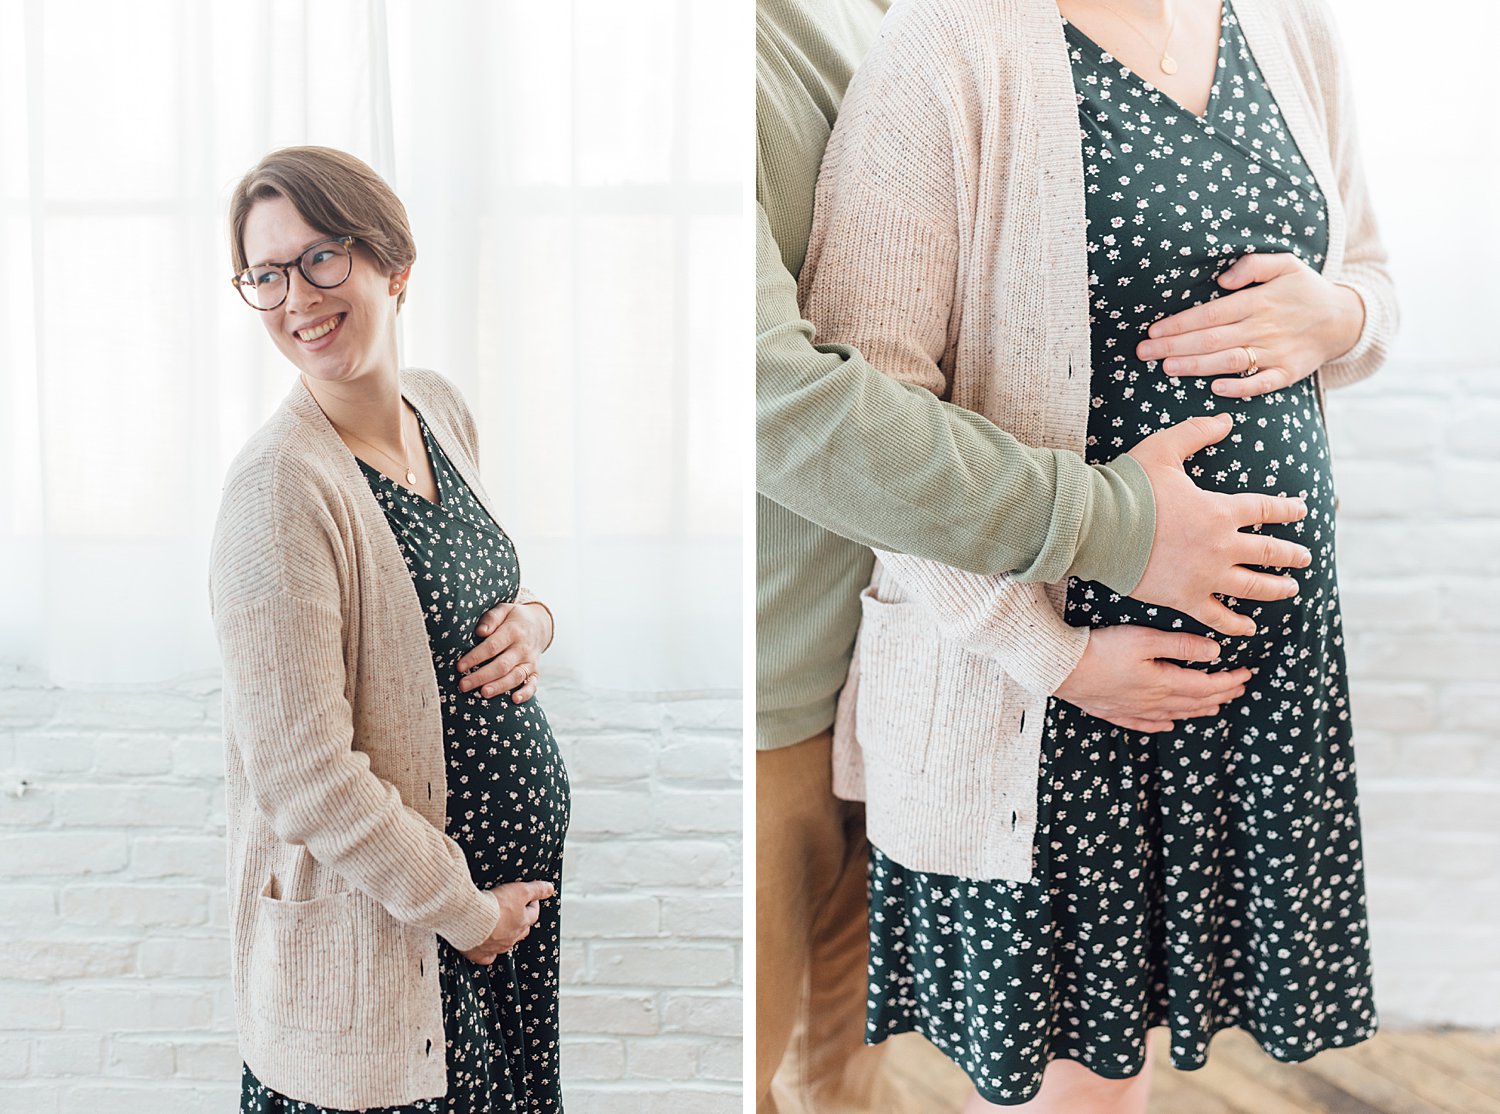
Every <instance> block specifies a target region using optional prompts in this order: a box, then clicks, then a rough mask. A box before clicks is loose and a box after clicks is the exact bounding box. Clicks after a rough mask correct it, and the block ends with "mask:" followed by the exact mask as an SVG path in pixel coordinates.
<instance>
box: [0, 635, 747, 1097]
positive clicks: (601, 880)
mask: <svg viewBox="0 0 1500 1114" xmlns="http://www.w3.org/2000/svg"><path fill="white" fill-rule="evenodd" d="M80 670H81V672H86V664H83V665H81V666H80ZM542 696H543V699H544V701H545V702H546V706H547V712H548V717H549V719H551V721H552V723H553V725H554V729H555V730H556V731H557V732H558V738H559V741H560V743H561V745H562V747H563V750H564V753H565V755H566V758H567V762H568V769H569V774H570V777H571V780H572V784H573V793H574V797H573V822H572V829H571V833H570V836H569V844H568V854H567V858H566V861H565V866H564V871H565V881H566V886H567V896H566V898H565V904H564V906H563V910H564V911H563V933H564V941H563V960H562V962H563V1002H562V1018H563V1030H564V1053H563V1075H564V1086H565V1092H566V1101H567V1107H568V1111H569V1114H618V1112H625V1111H628V1114H657V1112H660V1114H678V1112H680V1114H689V1112H690V1114H728V1112H730V1111H736V1112H737V1111H739V1110H740V1082H739V1080H740V1062H741V1059H740V1058H741V1052H740V1048H741V1042H740V1035H741V1020H740V1018H741V1014H740V1009H741V993H740V966H741V915H740V892H741V884H740V883H741V876H742V869H741V861H740V848H741V838H740V819H741V807H740V799H741V795H740V789H739V779H740V769H741V759H740V740H741V730H740V714H741V709H740V704H739V701H738V699H736V698H735V696H734V695H733V694H729V693H707V694H693V695H689V696H665V697H645V696H634V697H633V696H625V695H621V694H613V693H601V692H588V691H583V690H580V689H578V688H577V687H574V686H570V685H569V684H568V683H567V682H566V680H564V681H557V680H552V681H549V682H548V683H547V684H546V687H545V688H544V691H543V694H542ZM218 720H219V692H218V679H217V676H202V677H195V678H191V679H188V680H184V681H182V682H179V683H178V684H175V685H171V686H163V687H160V688H154V689H132V690H128V691H113V692H91V691H78V690H72V689H58V688H54V687H50V686H47V685H45V684H43V683H42V682H41V681H40V680H39V679H38V677H37V676H35V675H34V674H29V673H26V672H23V671H22V670H19V669H16V668H14V667H11V668H9V669H0V1110H4V1111H7V1112H9V1111H12V1110H14V1111H16V1112H17V1114H20V1112H22V1111H24V1112H25V1114H139V1112H140V1111H142V1110H171V1111H174V1112H180V1114H210V1112H213V1114H222V1112H224V1111H228V1110H232V1109H234V1108H235V1096H236V1095H237V1094H238V1081H239V1066H240V1060H239V1054H238V1051H237V1050H236V1047H235V1042H234V1015H233V1002H232V999H231V995H230V989H229V984H228V962H229V955H228V938H227V933H226V923H227V922H226V907H225V900H224V841H223V833H224V823H225V815H224V794H223V788H222V781H223V756H222V746H223V744H222V741H221V738H220V735H219V723H218ZM23 782H24V783H25V785H24V789H23V786H22V783H23ZM18 789H23V791H22V792H21V793H20V795H19V796H17V795H16V792H17V790H18Z"/></svg>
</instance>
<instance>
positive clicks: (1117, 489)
mask: <svg viewBox="0 0 1500 1114" xmlns="http://www.w3.org/2000/svg"><path fill="white" fill-rule="evenodd" d="M948 248H949V249H951V245H948ZM755 306H756V309H755V313H756V339H755V391H756V396H755V397H756V488H757V490H758V491H759V492H760V493H761V494H762V495H764V496H766V497H767V498H768V499H772V500H774V501H775V502H777V503H779V504H780V505H781V506H784V507H786V508H787V509H788V510H791V511H793V512H795V513H796V514H798V515H799V516H801V517H803V518H805V519H807V520H808V521H810V522H814V523H816V524H817V525H819V526H821V527H823V528H824V529H825V530H832V531H833V532H834V533H836V534H838V535H840V536H841V537H845V538H850V539H852V540H854V541H857V542H859V543H861V544H862V545H867V546H872V547H882V546H884V547H889V548H892V549H899V550H901V551H902V552H906V553H915V554H920V555H922V556H926V557H930V558H933V559H935V560H943V561H947V562H949V563H951V564H954V565H959V566H962V567H964V568H968V569H972V570H974V571H976V572H982V573H1000V572H1006V571H1012V570H1014V575H1015V576H1016V577H1017V578H1018V579H1022V580H1043V581H1046V580H1056V579H1059V578H1060V577H1062V576H1063V575H1065V574H1066V573H1067V572H1069V571H1070V569H1072V570H1073V571H1077V570H1078V569H1079V568H1082V569H1085V570H1087V572H1086V575H1088V576H1089V578H1090V579H1096V580H1104V581H1105V582H1106V583H1109V584H1110V585H1111V586H1112V587H1113V586H1117V585H1118V586H1120V587H1121V588H1122V590H1128V589H1129V588H1131V587H1134V585H1135V584H1136V582H1137V581H1138V580H1139V579H1140V577H1141V574H1142V573H1143V572H1144V570H1145V564H1146V557H1147V555H1148V554H1149V551H1150V539H1151V531H1152V528H1153V525H1154V511H1155V505H1154V502H1153V499H1152V495H1151V488H1150V482H1149V481H1148V480H1146V479H1145V476H1144V474H1143V473H1141V472H1140V470H1139V468H1138V467H1134V466H1133V465H1134V462H1133V461H1131V462H1130V463H1128V464H1124V465H1120V466H1115V465H1111V466H1104V467H1100V468H1090V467H1089V466H1087V465H1085V464H1084V462H1083V459H1082V458H1081V457H1079V456H1078V455H1077V454H1076V453H1069V452H1062V451H1059V450H1055V449H1039V448H1032V447H1029V446H1026V445H1023V444H1021V443H1020V442H1019V441H1017V440H1016V439H1015V438H1014V437H1013V436H1011V435H1010V434H1009V433H1007V432H1005V431H1004V430H1002V429H999V428H997V427H996V426H995V425H994V423H992V422H991V421H989V419H987V418H985V417H984V416H983V415H981V414H976V413H974V412H973V411H970V410H964V409H962V408H961V407H957V406H953V405H951V404H949V403H947V402H943V401H939V400H938V399H937V398H934V397H933V396H932V395H931V394H930V393H929V392H926V391H919V390H913V389H910V387H909V386H903V384H902V383H901V381H900V379H899V378H894V379H893V378H891V377H887V376H884V375H882V374H881V371H880V370H877V367H876V366H872V357H871V356H870V354H869V353H867V352H862V351H861V350H860V348H859V346H858V343H857V342H855V341H844V342H841V339H840V338H841V332H842V330H841V328H840V324H839V323H833V322H825V321H821V320H820V321H818V328H817V334H816V342H815V339H814V327H813V325H811V324H810V323H809V322H808V320H807V316H809V315H804V313H803V311H801V310H799V309H798V306H797V300H796V282H795V280H794V279H793V278H792V276H791V274H790V273H789V272H788V271H787V269H786V267H785V265H784V263H783V260H782V253H781V249H780V245H778V244H777V242H776V240H775V237H774V236H773V235H772V233H771V227H770V223H769V221H768V220H767V217H766V214H765V212H764V210H763V209H761V208H760V206H757V211H756V302H755ZM814 320H816V319H814ZM843 324H845V325H847V324H848V323H847V322H846V323H843ZM871 339H872V340H873V339H874V338H871ZM883 358H884V353H880V354H877V355H876V356H875V357H873V359H874V360H875V362H876V363H877V364H878V362H879V360H881V359H883ZM1085 523H1087V524H1088V525H1089V527H1090V529H1089V530H1088V532H1084V530H1083V526H1084V524H1085ZM1122 539H1125V540H1126V541H1127V542H1128V544H1121V541H1122ZM1137 540H1140V541H1141V542H1142V544H1135V542H1136V541H1137Z"/></svg>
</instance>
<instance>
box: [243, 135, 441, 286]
mask: <svg viewBox="0 0 1500 1114" xmlns="http://www.w3.org/2000/svg"><path fill="white" fill-rule="evenodd" d="M272 197H284V198H286V199H287V200H288V201H290V202H291V203H292V207H293V208H295V209H296V210H297V212H298V213H299V214H300V215H301V217H302V219H303V220H305V221H306V222H307V223H308V224H310V225H312V226H313V227H314V228H316V229H317V230H318V231H319V232H326V233H328V235H330V236H345V235H348V236H353V237H354V238H355V239H357V240H358V241H359V242H360V243H361V244H363V245H364V246H365V248H366V249H368V250H369V252H370V254H371V255H373V256H374V257H375V261H376V263H377V264H379V266H380V269H381V271H382V272H384V273H385V274H389V275H394V274H397V273H398V272H401V271H404V270H406V268H408V267H410V266H411V265H412V263H413V262H414V261H415V260H416V258H417V244H416V241H415V240H414V239H412V234H411V225H410V224H409V223H408V222H407V219H406V206H404V205H402V204H401V199H400V198H399V197H397V196H396V194H395V191H393V190H392V189H391V187H390V186H389V185H387V184H386V181H385V179H384V178H382V177H381V176H380V175H379V174H376V173H375V171H373V170H371V169H370V167H369V166H368V165H367V164H366V163H364V162H362V161H361V160H359V159H357V158H355V157H354V156H353V155H351V154H349V153H348V152H347V151H339V150H336V149H335V148H333V147H282V148H281V149H279V150H276V151H272V152H271V153H270V154H269V155H267V156H266V157H265V158H263V159H261V160H260V162H258V163H256V164H255V166H254V167H252V168H251V170H250V171H249V173H247V174H246V175H245V176H244V177H243V178H241V179H240V181H239V185H237V186H235V187H234V195H233V196H232V197H231V198H230V200H229V253H230V255H231V256H232V258H233V260H234V270H235V273H236V274H238V273H239V272H240V271H243V270H244V269H245V268H246V267H248V266H249V265H250V261H249V260H248V259H246V258H245V218H246V217H247V216H249V214H250V210H251V208H252V207H254V205H255V203H256V202H257V201H264V200H266V199H267V198H272ZM404 301H406V288H405V287H404V286H403V287H402V289H401V292H400V293H399V294H398V295H397V296H396V308H397V309H400V308H401V304H402V303H403V302H404Z"/></svg>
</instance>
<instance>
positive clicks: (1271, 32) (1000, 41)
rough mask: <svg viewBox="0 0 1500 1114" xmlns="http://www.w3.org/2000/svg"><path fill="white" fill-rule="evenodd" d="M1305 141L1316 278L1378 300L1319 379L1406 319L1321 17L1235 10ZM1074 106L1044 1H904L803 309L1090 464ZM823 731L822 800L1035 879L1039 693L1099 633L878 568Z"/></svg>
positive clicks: (1375, 353)
mask: <svg viewBox="0 0 1500 1114" xmlns="http://www.w3.org/2000/svg"><path fill="white" fill-rule="evenodd" d="M1234 8H1235V11H1236V12H1237V13H1238V16H1239V20H1240V25H1241V28H1242V30H1243V32H1244V35H1245V39H1246V41H1247V42H1248V43H1249V44H1250V48H1251V50H1252V51H1253V52H1254V55H1255V59H1256V61H1257V63H1258V64H1259V66H1260V70H1261V72H1262V74H1263V75H1264V77H1265V79H1266V82H1267V84H1268V85H1269V86H1270V89H1271V92H1272V94H1273V95H1274V96H1275V98H1276V101H1277V103H1278V104H1279V106H1280V109H1281V113H1282V115H1283V117H1284V118H1285V121H1286V124H1287V127H1288V129H1289V130H1290V133H1291V135H1292V138H1293V139H1294V140H1295V141H1296V142H1297V145H1298V147H1299V148H1300V150H1301V152H1302V154H1303V156H1304V158H1305V159H1306V161H1307V163H1308V166H1309V168H1310V169H1311V170H1312V172H1313V175H1314V176H1315V178H1316V179H1317V181H1318V183H1319V186H1320V187H1321V189H1322V191H1323V192H1324V194H1325V195H1326V197H1327V199H1328V224H1329V242H1328V251H1327V255H1326V263H1325V266H1324V268H1323V273H1324V275H1326V276H1327V277H1329V278H1330V279H1335V280H1337V281H1338V282H1340V283H1343V284H1345V285H1347V286H1350V287H1352V288H1353V289H1354V290H1355V291H1356V292H1357V293H1358V294H1359V296H1360V298H1361V299H1362V300H1363V302H1364V306H1365V324H1364V329H1363V332H1362V333H1361V335H1360V338H1359V341H1358V343H1357V344H1356V345H1355V346H1354V348H1352V349H1351V350H1350V351H1349V352H1348V353H1346V354H1345V355H1344V356H1342V357H1340V358H1339V359H1337V360H1334V361H1331V362H1330V363H1328V364H1326V365H1324V367H1323V368H1322V369H1321V370H1320V371H1319V372H1318V373H1317V375H1318V379H1319V384H1318V386H1319V397H1320V401H1321V391H1322V387H1323V386H1324V385H1328V386H1338V385H1342V384H1345V383H1351V382H1353V381H1355V380H1357V379H1360V378H1363V377H1364V376H1366V375H1369V374H1370V373H1371V372H1373V371H1374V370H1375V369H1376V368H1377V367H1378V366H1379V365H1380V363H1381V362H1382V361H1383V360H1384V358H1385V353H1386V348H1387V344H1388V341H1389V339H1390V337H1391V336H1392V333H1393V330H1394V328H1395V324H1396V305H1395V300H1394V294H1393V290H1392V285H1391V280H1390V276H1389V274H1388V273H1387V270H1386V262H1385V253H1384V251H1383V249H1382V248H1381V245H1380V242H1379V239H1378V236H1377V232H1376V227H1375V221H1374V218H1373V215H1372V214H1371V211H1370V204H1369V199H1368V197H1367V194H1366V188H1365V182H1364V178H1363V175H1362V173H1361V170H1360V164H1359V159H1358V156H1357V154H1356V150H1355V136H1354V121H1353V106H1352V104H1351V103H1350V100H1349V87H1348V81H1347V76H1346V73H1345V69H1344V63H1343V60H1342V58H1341V57H1340V52H1339V48H1338V42H1337V36H1336V32H1335V29H1334V27H1333V25H1332V20H1331V17H1330V15H1329V13H1328V11H1327V9H1326V7H1325V6H1324V4H1323V3H1322V2H1321V0H1236V2H1235V4H1234ZM1085 230H1086V220H1085V211H1084V194H1083V166H1082V155H1081V152H1080V142H1079V123H1078V101H1077V96H1076V94H1075V92H1074V88H1073V78H1072V68H1071V65H1070V63H1069V60H1068V54H1067V46H1066V42H1065V39H1064V36H1063V29H1062V24H1061V20H1060V16H1059V14H1058V10H1057V6H1056V4H1055V3H1054V0H899V2H898V3H897V4H896V5H895V6H894V7H893V8H892V9H891V12H890V13H889V15H888V16H887V17H886V20H885V23H884V24H883V26H882V28H881V32H880V36H879V38H878V40H877V42H876V44H875V46H874V48H873V49H872V51H871V53H870V55H869V57H868V58H867V59H866V61H865V63H864V66H863V67H862V68H861V69H860V70H859V72H858V73H857V74H856V75H855V78H854V81H853V83H852V84H851V85H850V87H849V92H848V94H847V96H846V97H845V99H844V103H843V106H842V108H841V109H840V112H839V116H838V121H837V124H836V125H835V128H834V132H833V136H832V138H831V139H830V141H829V144H828V148H827V151H826V153H825V155H824V159H823V167H822V171H821V175H820V177H819V179H818V191H817V204H816V211H815V214H814V218H813V228H812V240H811V242H810V244H809V247H808V255H807V261H806V263H805V264H804V266H803V269H802V272H801V275H800V279H799V293H800V296H801V300H802V306H803V310H804V313H805V315H806V316H807V318H808V320H810V321H812V322H814V323H815V325H816V327H817V332H818V337H817V339H818V341H819V342H831V343H838V344H849V345H853V346H855V347H857V348H858V349H859V350H860V351H861V352H863V353H864V354H865V356H866V358H867V359H868V360H869V361H870V363H871V364H872V365H874V366H875V367H878V368H881V369H882V370H884V371H885V372H887V373H888V374H891V375H894V376H896V377H897V378H900V379H903V380H907V381H909V382H912V383H918V384H921V385H923V386H926V387H928V388H930V389H931V390H933V391H935V392H937V393H938V394H941V395H943V396H944V397H947V398H950V399H951V401H953V402H954V403H956V404H957V405H959V406H963V407H967V408H968V409H971V410H976V411H978V412H980V413H982V414H983V415H985V416H986V417H987V418H989V419H990V420H991V421H993V422H995V423H996V424H997V425H999V426H1001V427H1002V428H1004V429H1006V430H1008V431H1009V432H1011V433H1013V434H1015V435H1016V436H1017V437H1018V438H1019V439H1020V440H1022V441H1024V442H1027V443H1028V444H1032V445H1039V446H1045V447H1049V448H1064V449H1070V450H1072V451H1074V452H1077V453H1080V454H1081V453H1083V452H1084V446H1085V433H1086V431H1087V427H1088V402H1089V362H1090V348H1089V322H1088V259H1087V252H1086V237H1085ZM877 555H878V558H879V560H878V561H877V564H876V568H875V574H874V578H873V580H872V582H871V585H870V587H869V588H868V589H866V590H865V592H864V593H863V595H862V605H863V617H862V625H861V628H860V633H859V636H858V641H857V643H856V649H855V656H854V662H853V665H852V666H851V669H850V674H849V681H848V684H847V685H846V686H845V687H844V690H843V692H842V693H841V695H840V700H839V709H838V716H837V719H836V722H835V736H834V767H835V769H834V788H835V792H836V793H838V794H839V795H840V796H843V797H847V798H850V799H855V800H860V799H863V800H865V801H866V803H867V825H868V832H869V837H870V841H871V842H872V843H874V844H875V845H876V846H878V847H879V848H880V849H881V850H882V851H884V852H885V853H887V854H888V855H890V856H891V857H892V858H894V859H896V860H897V861H898V862H900V863H903V864H904V865H906V866H908V867H910V868H913V869H917V870H925V871H935V872H939V873H945V874H956V875H960V876H964V877H972V878H986V879H1008V880H1015V881H1025V880H1028V879H1029V878H1030V877H1031V872H1032V865H1033V864H1032V842H1033V839H1034V836H1035V832H1036V808H1037V773H1038V762H1039V760H1040V742H1041V734H1042V729H1043V726H1044V720H1045V711H1046V703H1047V697H1048V695H1049V694H1050V693H1052V692H1054V691H1056V689H1057V687H1058V685H1060V684H1061V683H1062V681H1063V680H1064V679H1065V678H1066V677H1067V676H1068V674H1069V673H1070V672H1072V670H1073V667H1074V666H1075V665H1076V664H1077V662H1078V659H1079V657H1080V656H1081V655H1082V653H1083V649H1084V646H1085V644H1086V642H1087V639H1088V632H1087V630H1086V629H1085V628H1075V627H1070V626H1068V625H1067V624H1066V623H1065V622H1063V620H1062V618H1061V615H1062V606H1063V601H1064V595H1065V590H1066V585H1065V584H1064V583H1054V584H1048V585H1045V586H1041V585H1034V584H1023V583H1020V582H1016V581H1013V580H1011V579H1009V578H1008V577H1004V576H1000V577H986V576H979V575H975V574H971V573H966V572H963V571H961V570H958V569H954V568H950V567H948V566H945V565H939V564H936V563H933V562H930V561H926V560H922V559H918V558H913V557H909V556H903V555H900V554H894V553H885V552H880V553H878V554H877Z"/></svg>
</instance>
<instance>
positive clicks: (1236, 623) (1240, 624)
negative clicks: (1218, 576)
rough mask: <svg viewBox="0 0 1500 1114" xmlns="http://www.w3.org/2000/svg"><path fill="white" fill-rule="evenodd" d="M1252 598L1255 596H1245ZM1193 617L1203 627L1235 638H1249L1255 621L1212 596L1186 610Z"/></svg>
mask: <svg viewBox="0 0 1500 1114" xmlns="http://www.w3.org/2000/svg"><path fill="white" fill-rule="evenodd" d="M1247 598H1250V599H1254V598H1256V597H1254V596H1251V597H1247ZM1188 614H1189V615H1191V616H1192V617H1193V618H1194V619H1197V620H1198V622H1200V623H1202V624H1203V625H1204V626H1205V627H1211V628H1213V629H1214V630H1216V631H1218V632H1219V633H1220V634H1228V635H1232V636H1234V637H1236V638H1249V637H1250V636H1251V635H1253V634H1254V633H1255V622H1254V620H1252V619H1249V618H1247V617H1245V616H1244V615H1237V614H1235V613H1234V612H1233V611H1230V610H1229V608H1227V607H1225V606H1224V605H1223V604H1222V603H1220V602H1219V601H1218V600H1217V599H1215V598H1214V597H1213V596H1209V597H1208V599H1207V600H1205V601H1204V602H1203V603H1201V604H1199V605H1198V606H1197V607H1196V608H1194V609H1193V610H1192V611H1190V612H1188Z"/></svg>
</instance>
